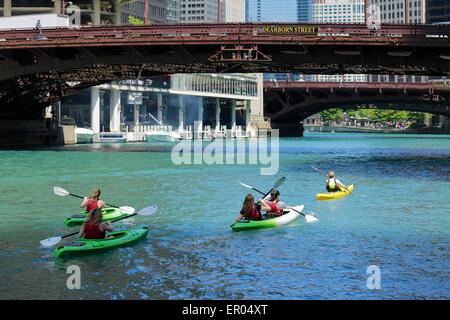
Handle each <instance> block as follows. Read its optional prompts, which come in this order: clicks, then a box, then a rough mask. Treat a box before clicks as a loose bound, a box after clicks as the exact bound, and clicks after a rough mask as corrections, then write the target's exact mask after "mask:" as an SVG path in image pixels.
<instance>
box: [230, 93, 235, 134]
mask: <svg viewBox="0 0 450 320" xmlns="http://www.w3.org/2000/svg"><path fill="white" fill-rule="evenodd" d="M235 127H236V100H235V99H233V100H231V129H234V128H235Z"/></svg>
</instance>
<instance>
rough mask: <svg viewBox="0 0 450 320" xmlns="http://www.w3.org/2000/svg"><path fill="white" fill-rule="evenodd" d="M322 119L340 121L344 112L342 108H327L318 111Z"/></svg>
mask: <svg viewBox="0 0 450 320" xmlns="http://www.w3.org/2000/svg"><path fill="white" fill-rule="evenodd" d="M320 118H321V119H322V121H342V120H343V119H344V112H343V111H342V109H328V110H324V111H321V112H320Z"/></svg>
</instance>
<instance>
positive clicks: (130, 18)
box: [128, 15, 144, 26]
mask: <svg viewBox="0 0 450 320" xmlns="http://www.w3.org/2000/svg"><path fill="white" fill-rule="evenodd" d="M128 23H129V24H131V25H132V26H142V25H144V20H141V19H139V18H136V17H133V16H131V15H129V16H128Z"/></svg>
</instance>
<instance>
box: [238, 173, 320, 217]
mask: <svg viewBox="0 0 450 320" xmlns="http://www.w3.org/2000/svg"><path fill="white" fill-rule="evenodd" d="M285 180H286V178H285ZM283 182H284V180H283ZM239 183H240V184H241V185H242V186H243V187H245V188H248V189H252V190H254V191H256V192H258V193H260V194H264V192H262V191H260V190H258V189H256V188H254V187H252V186H249V185H248V184H245V183H242V182H241V181H239ZM276 188H278V187H275V188H273V189H276ZM273 189H272V190H273ZM272 190H271V192H272ZM269 193H270V192H269ZM266 196H267V195H265V196H264V197H266ZM288 209H290V210H292V211H295V212H297V213H300V214H301V215H302V216H303V217H305V220H306V222H317V221H319V219H317V218H316V217H314V216H312V215H309V214H307V215H305V214H303V213H302V212H300V211H298V210H295V209H294V208H292V207H288Z"/></svg>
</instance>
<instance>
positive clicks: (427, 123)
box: [423, 113, 432, 128]
mask: <svg viewBox="0 0 450 320" xmlns="http://www.w3.org/2000/svg"><path fill="white" fill-rule="evenodd" d="M431 120H432V115H431V114H429V113H425V115H424V121H423V122H424V124H425V126H426V127H427V128H429V127H431Z"/></svg>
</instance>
